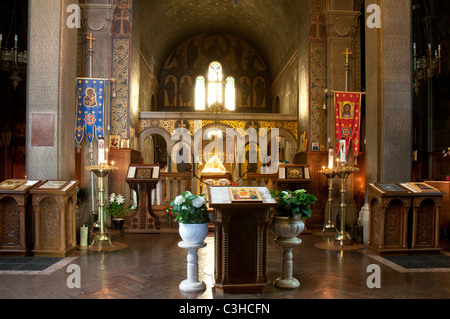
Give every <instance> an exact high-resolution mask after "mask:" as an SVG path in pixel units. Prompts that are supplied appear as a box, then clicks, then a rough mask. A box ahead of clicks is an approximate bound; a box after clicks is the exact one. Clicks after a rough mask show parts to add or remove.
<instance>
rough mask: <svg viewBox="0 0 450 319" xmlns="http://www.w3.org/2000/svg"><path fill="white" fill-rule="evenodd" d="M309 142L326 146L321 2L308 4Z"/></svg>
mask: <svg viewBox="0 0 450 319" xmlns="http://www.w3.org/2000/svg"><path fill="white" fill-rule="evenodd" d="M309 40H310V41H309V42H310V48H309V50H310V92H311V95H310V123H311V124H310V141H311V142H315V143H319V145H320V148H321V150H325V147H326V145H327V113H326V110H324V109H323V99H324V95H323V90H324V89H325V88H326V87H327V64H326V63H327V53H326V52H327V44H326V27H325V18H324V15H323V7H322V1H321V0H313V1H311V4H310V28H309Z"/></svg>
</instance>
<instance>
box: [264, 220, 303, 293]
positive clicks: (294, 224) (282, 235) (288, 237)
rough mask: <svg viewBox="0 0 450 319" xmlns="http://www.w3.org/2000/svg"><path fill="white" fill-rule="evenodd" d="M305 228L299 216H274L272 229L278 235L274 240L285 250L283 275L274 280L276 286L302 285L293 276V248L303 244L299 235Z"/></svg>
mask: <svg viewBox="0 0 450 319" xmlns="http://www.w3.org/2000/svg"><path fill="white" fill-rule="evenodd" d="M304 228H305V223H304V221H303V219H301V218H299V217H294V218H290V217H280V216H274V217H273V218H272V223H271V224H270V229H271V230H272V232H273V233H274V234H275V236H277V237H276V238H275V240H274V242H275V244H277V245H278V246H280V247H281V249H282V250H283V260H282V264H281V277H279V278H277V279H276V280H275V281H274V283H273V284H274V286H275V287H278V288H285V289H290V288H297V287H300V282H299V281H298V280H297V279H296V278H294V277H292V270H293V263H292V258H293V253H292V249H293V248H294V247H295V246H297V245H299V244H301V242H302V240H301V239H300V238H297V236H298V235H299V234H300V233H301V232H302V231H303V229H304Z"/></svg>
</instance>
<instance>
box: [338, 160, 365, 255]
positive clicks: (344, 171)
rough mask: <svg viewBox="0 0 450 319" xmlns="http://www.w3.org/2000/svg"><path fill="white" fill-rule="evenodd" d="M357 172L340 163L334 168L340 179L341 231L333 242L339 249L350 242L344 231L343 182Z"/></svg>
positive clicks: (349, 237) (357, 169)
mask: <svg viewBox="0 0 450 319" xmlns="http://www.w3.org/2000/svg"><path fill="white" fill-rule="evenodd" d="M357 171H359V168H357V167H353V166H345V163H341V166H339V167H337V168H336V175H337V176H338V177H339V178H340V179H341V230H340V231H338V233H337V234H336V237H335V239H334V242H335V243H336V242H339V244H340V246H341V247H342V246H343V245H344V244H345V243H348V242H349V241H350V242H351V240H352V238H351V236H350V234H349V233H347V232H346V231H345V209H346V207H347V204H346V189H345V182H346V179H347V177H348V176H350V175H351V174H352V173H353V172H357Z"/></svg>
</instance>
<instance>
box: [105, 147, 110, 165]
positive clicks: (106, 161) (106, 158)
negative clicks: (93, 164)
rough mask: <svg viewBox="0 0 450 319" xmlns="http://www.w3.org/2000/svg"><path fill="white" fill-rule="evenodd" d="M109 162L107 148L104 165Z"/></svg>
mask: <svg viewBox="0 0 450 319" xmlns="http://www.w3.org/2000/svg"><path fill="white" fill-rule="evenodd" d="M108 161H109V148H107V149H105V163H108Z"/></svg>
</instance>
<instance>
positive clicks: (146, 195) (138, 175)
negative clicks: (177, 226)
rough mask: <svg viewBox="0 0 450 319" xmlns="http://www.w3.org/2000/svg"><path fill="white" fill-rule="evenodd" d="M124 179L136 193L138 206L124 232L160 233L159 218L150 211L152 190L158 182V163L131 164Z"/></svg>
mask: <svg viewBox="0 0 450 319" xmlns="http://www.w3.org/2000/svg"><path fill="white" fill-rule="evenodd" d="M125 181H126V182H127V183H128V185H130V188H131V189H132V190H134V191H135V192H136V193H137V201H138V203H137V204H138V208H137V212H136V214H135V215H134V216H132V217H131V220H130V227H129V228H128V229H125V231H124V232H125V233H160V230H159V219H158V217H157V216H155V215H154V214H153V212H152V198H151V194H152V190H154V189H156V185H157V184H158V182H159V166H158V165H141V164H131V165H130V166H129V168H128V173H127V178H126V179H125Z"/></svg>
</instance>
